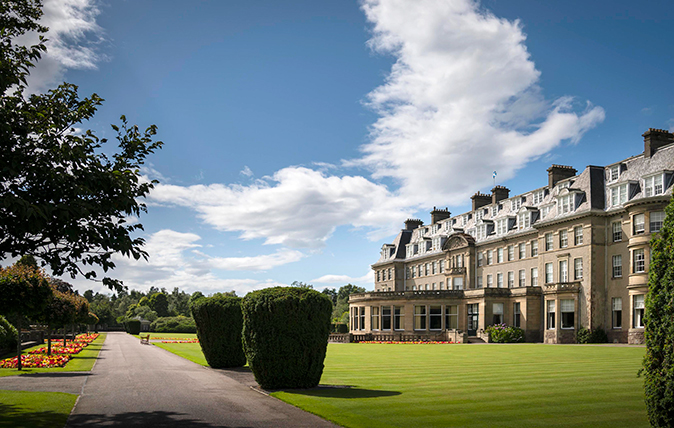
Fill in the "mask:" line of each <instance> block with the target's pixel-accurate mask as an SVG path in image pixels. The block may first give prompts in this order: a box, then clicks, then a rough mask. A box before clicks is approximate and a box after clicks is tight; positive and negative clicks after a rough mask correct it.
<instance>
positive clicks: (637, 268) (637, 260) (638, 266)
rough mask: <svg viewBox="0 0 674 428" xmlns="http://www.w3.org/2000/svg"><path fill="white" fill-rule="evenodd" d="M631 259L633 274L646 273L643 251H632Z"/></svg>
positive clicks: (641, 249)
mask: <svg viewBox="0 0 674 428" xmlns="http://www.w3.org/2000/svg"><path fill="white" fill-rule="evenodd" d="M632 255H633V258H634V269H633V270H632V272H633V273H641V272H645V271H646V257H645V255H644V249H643V248H640V249H638V250H634V252H633V253H632Z"/></svg>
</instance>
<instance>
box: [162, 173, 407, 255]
mask: <svg viewBox="0 0 674 428" xmlns="http://www.w3.org/2000/svg"><path fill="white" fill-rule="evenodd" d="M149 202H151V203H162V204H175V205H180V206H186V207H190V208H192V209H194V210H195V211H197V213H198V215H199V217H200V218H201V219H202V220H203V221H204V222H206V223H207V224H209V225H211V226H213V227H215V228H216V229H218V230H222V231H230V232H241V238H243V239H254V238H263V239H265V243H266V244H282V245H285V246H288V247H292V248H318V247H321V246H322V245H324V243H325V241H326V240H327V239H328V238H329V237H330V235H331V234H332V233H333V232H334V230H335V228H337V227H338V226H341V225H353V226H355V227H368V228H370V229H369V234H370V236H371V237H372V238H373V239H375V238H380V237H382V236H385V235H388V234H390V233H391V232H392V231H393V230H395V228H397V227H399V223H400V221H401V219H402V218H404V217H405V216H406V213H405V211H403V210H402V208H401V206H400V205H401V201H400V200H399V199H398V198H396V197H395V195H393V194H391V193H390V192H389V191H388V189H387V188H386V187H385V186H383V185H379V184H376V183H373V182H371V181H369V180H367V179H366V178H364V177H358V176H344V177H337V176H326V175H325V174H323V173H322V172H319V171H315V170H311V169H308V168H303V167H289V168H284V169H282V170H280V171H277V172H276V173H275V174H274V176H273V177H268V178H267V179H266V180H257V181H256V182H255V183H253V184H251V185H249V186H241V185H234V184H233V185H229V186H226V185H222V184H210V185H195V186H189V187H182V186H174V185H161V184H160V185H158V186H156V187H155V189H153V190H152V192H151V193H150V195H149Z"/></svg>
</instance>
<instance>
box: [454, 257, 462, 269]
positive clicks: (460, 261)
mask: <svg viewBox="0 0 674 428" xmlns="http://www.w3.org/2000/svg"><path fill="white" fill-rule="evenodd" d="M456 267H460V268H461V267H463V254H458V255H457V256H456Z"/></svg>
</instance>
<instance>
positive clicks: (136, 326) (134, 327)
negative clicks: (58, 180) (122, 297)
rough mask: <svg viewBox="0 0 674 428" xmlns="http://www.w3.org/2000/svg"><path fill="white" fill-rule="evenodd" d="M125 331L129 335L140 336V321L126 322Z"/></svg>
mask: <svg viewBox="0 0 674 428" xmlns="http://www.w3.org/2000/svg"><path fill="white" fill-rule="evenodd" d="M126 331H127V333H130V334H140V321H139V320H129V321H127V322H126Z"/></svg>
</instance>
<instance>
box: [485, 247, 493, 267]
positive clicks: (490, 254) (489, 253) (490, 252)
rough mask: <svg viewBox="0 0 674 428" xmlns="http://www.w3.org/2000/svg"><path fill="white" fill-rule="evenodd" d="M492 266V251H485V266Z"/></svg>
mask: <svg viewBox="0 0 674 428" xmlns="http://www.w3.org/2000/svg"><path fill="white" fill-rule="evenodd" d="M492 264H494V252H493V251H492V250H489V251H487V265H492Z"/></svg>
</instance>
